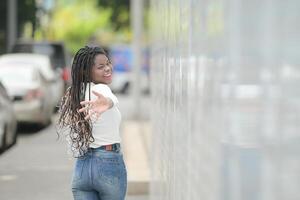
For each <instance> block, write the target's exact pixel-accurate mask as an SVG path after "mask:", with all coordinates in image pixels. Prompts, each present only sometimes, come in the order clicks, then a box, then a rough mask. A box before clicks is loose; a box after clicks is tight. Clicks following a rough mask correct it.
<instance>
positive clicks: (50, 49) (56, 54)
mask: <svg viewBox="0 0 300 200" xmlns="http://www.w3.org/2000/svg"><path fill="white" fill-rule="evenodd" d="M11 53H37V54H43V55H47V56H49V57H50V60H51V63H52V65H53V67H54V69H55V70H56V71H58V72H59V73H60V74H61V78H62V79H63V81H64V83H65V86H68V85H70V82H71V67H70V63H71V62H70V56H69V53H68V52H67V50H66V48H65V46H64V43H62V42H49V41H18V42H17V43H15V44H14V45H13V47H12V50H11Z"/></svg>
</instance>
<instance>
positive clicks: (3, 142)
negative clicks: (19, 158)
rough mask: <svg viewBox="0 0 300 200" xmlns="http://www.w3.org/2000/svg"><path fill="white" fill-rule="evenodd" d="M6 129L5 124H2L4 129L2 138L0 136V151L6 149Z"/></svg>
mask: <svg viewBox="0 0 300 200" xmlns="http://www.w3.org/2000/svg"><path fill="white" fill-rule="evenodd" d="M6 130H7V128H6V126H4V130H3V135H2V138H1V140H2V147H1V151H4V150H5V149H6V147H7V146H6V132H7V131H6Z"/></svg>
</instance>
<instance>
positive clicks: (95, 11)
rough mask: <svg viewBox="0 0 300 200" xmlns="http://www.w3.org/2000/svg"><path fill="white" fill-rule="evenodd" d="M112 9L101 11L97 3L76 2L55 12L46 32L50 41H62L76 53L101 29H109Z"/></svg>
mask: <svg viewBox="0 0 300 200" xmlns="http://www.w3.org/2000/svg"><path fill="white" fill-rule="evenodd" d="M110 16H111V10H110V9H101V8H99V7H98V6H97V3H96V2H95V1H92V0H90V1H74V3H71V4H68V5H66V6H58V7H56V9H55V10H54V11H53V13H52V16H51V20H50V22H49V24H48V27H46V28H44V30H46V31H45V32H46V38H47V39H49V40H62V41H64V42H65V43H66V45H67V47H68V49H69V50H70V51H71V52H72V53H74V52H75V51H76V50H77V49H78V48H80V47H82V46H83V45H85V44H87V43H88V40H89V39H90V38H91V36H93V35H94V34H95V32H96V31H97V30H98V29H99V28H100V29H109V18H110Z"/></svg>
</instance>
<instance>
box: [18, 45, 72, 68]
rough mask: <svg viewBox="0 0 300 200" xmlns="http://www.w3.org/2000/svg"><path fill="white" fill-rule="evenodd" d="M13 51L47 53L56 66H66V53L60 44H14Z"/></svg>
mask: <svg viewBox="0 0 300 200" xmlns="http://www.w3.org/2000/svg"><path fill="white" fill-rule="evenodd" d="M13 52H15V53H22V52H31V53H38V54H43V55H47V56H49V57H50V58H51V62H52V64H53V66H54V68H55V69H56V68H62V67H65V65H66V61H65V58H64V56H65V53H64V50H63V47H62V46H61V45H59V44H18V45H16V46H14V48H13Z"/></svg>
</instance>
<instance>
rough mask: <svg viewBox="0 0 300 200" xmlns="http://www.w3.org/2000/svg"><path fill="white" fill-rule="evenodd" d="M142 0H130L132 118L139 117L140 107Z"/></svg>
mask: <svg viewBox="0 0 300 200" xmlns="http://www.w3.org/2000/svg"><path fill="white" fill-rule="evenodd" d="M143 10H144V5H143V0H131V1H130V14H131V28H132V29H133V40H132V50H133V51H132V53H133V73H132V74H133V76H132V83H133V84H132V86H133V87H132V97H133V101H134V118H135V119H139V118H140V108H141V87H140V84H141V81H140V76H141V66H142V56H143V54H142V36H143V21H144V20H143V19H144V17H143Z"/></svg>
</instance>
